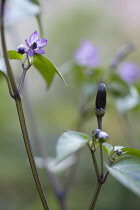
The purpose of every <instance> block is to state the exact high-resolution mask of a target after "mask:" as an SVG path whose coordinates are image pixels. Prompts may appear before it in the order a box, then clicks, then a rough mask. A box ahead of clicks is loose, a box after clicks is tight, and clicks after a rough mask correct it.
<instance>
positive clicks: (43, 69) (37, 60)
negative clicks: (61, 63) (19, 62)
mask: <svg viewBox="0 0 140 210" xmlns="http://www.w3.org/2000/svg"><path fill="white" fill-rule="evenodd" d="M33 57H34V61H33V65H34V66H35V67H36V68H37V70H38V71H39V72H40V73H41V75H42V76H43V77H44V79H45V81H46V83H47V87H50V85H51V83H52V81H53V78H54V75H55V73H56V74H58V76H59V77H60V78H61V79H62V80H63V82H64V83H65V81H64V79H63V77H62V75H61V73H60V72H59V71H58V69H57V68H56V67H55V66H54V65H53V64H52V63H51V62H50V61H49V60H48V59H47V58H46V57H44V56H43V55H41V54H38V53H36V54H34V56H33ZM65 84H66V83H65Z"/></svg>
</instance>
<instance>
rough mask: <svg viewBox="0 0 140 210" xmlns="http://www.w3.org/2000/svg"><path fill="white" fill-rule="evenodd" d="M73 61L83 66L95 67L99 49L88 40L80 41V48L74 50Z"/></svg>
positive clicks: (97, 62)
mask: <svg viewBox="0 0 140 210" xmlns="http://www.w3.org/2000/svg"><path fill="white" fill-rule="evenodd" d="M74 57H75V61H76V63H77V64H78V65H80V66H84V67H91V68H96V67H98V66H99V63H100V59H99V50H98V48H97V47H95V46H93V45H92V43H91V42H89V41H88V40H84V41H83V42H82V43H81V46H80V48H79V49H78V50H77V51H76V52H75V56H74Z"/></svg>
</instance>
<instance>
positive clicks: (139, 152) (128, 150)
mask: <svg viewBox="0 0 140 210" xmlns="http://www.w3.org/2000/svg"><path fill="white" fill-rule="evenodd" d="M121 150H122V152H123V154H126V155H131V156H134V157H137V158H140V150H137V149H133V148H122V149H121Z"/></svg>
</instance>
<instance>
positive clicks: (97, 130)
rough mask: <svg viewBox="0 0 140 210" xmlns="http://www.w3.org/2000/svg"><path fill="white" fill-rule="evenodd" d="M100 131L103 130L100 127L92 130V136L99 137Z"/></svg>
mask: <svg viewBox="0 0 140 210" xmlns="http://www.w3.org/2000/svg"><path fill="white" fill-rule="evenodd" d="M100 132H101V130H100V129H96V130H94V131H93V132H92V136H93V137H94V136H95V139H97V138H98V135H99V133H100Z"/></svg>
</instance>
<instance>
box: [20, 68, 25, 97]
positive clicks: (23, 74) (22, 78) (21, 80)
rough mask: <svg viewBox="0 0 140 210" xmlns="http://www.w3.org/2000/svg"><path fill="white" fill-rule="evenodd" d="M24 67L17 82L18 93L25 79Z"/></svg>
mask: <svg viewBox="0 0 140 210" xmlns="http://www.w3.org/2000/svg"><path fill="white" fill-rule="evenodd" d="M26 72H27V70H26V69H23V72H22V75H21V79H20V82H19V86H18V93H19V94H20V93H21V91H22V88H23V84H24V80H25V76H26Z"/></svg>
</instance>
